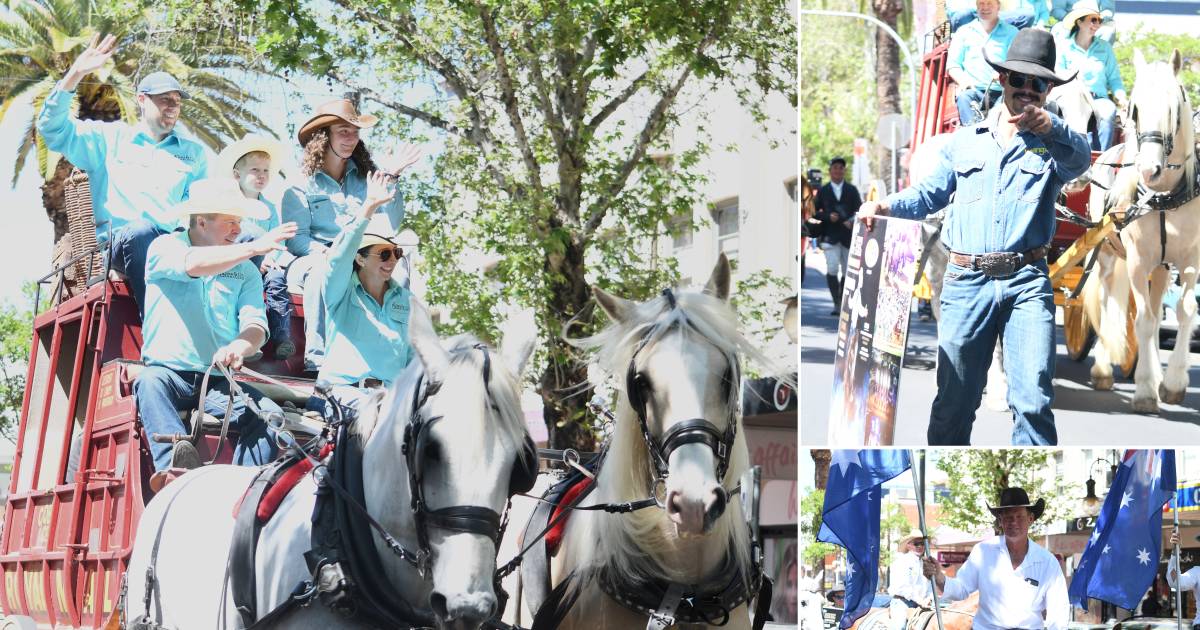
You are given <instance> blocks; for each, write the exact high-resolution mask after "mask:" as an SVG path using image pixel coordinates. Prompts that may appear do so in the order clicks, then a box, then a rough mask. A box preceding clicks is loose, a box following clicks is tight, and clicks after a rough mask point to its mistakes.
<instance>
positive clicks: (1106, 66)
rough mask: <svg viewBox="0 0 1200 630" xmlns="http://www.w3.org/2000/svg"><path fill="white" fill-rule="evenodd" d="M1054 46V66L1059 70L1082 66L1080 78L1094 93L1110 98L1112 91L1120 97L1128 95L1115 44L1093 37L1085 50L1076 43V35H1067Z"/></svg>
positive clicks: (1123, 97)
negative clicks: (1055, 53)
mask: <svg viewBox="0 0 1200 630" xmlns="http://www.w3.org/2000/svg"><path fill="white" fill-rule="evenodd" d="M1055 46H1056V47H1057V48H1058V62H1057V63H1056V64H1055V68H1056V69H1057V70H1058V71H1059V72H1060V73H1062V72H1063V71H1067V70H1071V69H1076V70H1079V80H1080V81H1083V84H1084V85H1086V86H1087V87H1088V89H1090V90H1091V91H1092V96H1095V97H1097V98H1108V94H1109V92H1111V93H1112V94H1113V96H1115V97H1117V99H1118V100H1124V99H1125V83H1124V82H1123V81H1122V80H1121V69H1120V68H1118V67H1117V55H1116V54H1115V53H1113V48H1112V44H1110V43H1108V42H1106V41H1104V40H1103V39H1100V38H1099V37H1093V38H1092V45H1091V46H1088V49H1087V50H1084V49H1082V48H1080V47H1079V44H1076V43H1075V38H1074V37H1066V38H1060V39H1058V41H1057V42H1056V43H1055Z"/></svg>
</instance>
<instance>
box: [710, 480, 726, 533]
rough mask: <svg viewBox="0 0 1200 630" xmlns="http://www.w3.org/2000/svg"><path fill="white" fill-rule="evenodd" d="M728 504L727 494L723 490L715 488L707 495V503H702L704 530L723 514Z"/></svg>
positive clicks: (718, 487)
mask: <svg viewBox="0 0 1200 630" xmlns="http://www.w3.org/2000/svg"><path fill="white" fill-rule="evenodd" d="M728 503H729V493H728V492H725V488H722V487H720V486H717V487H716V488H713V491H712V492H711V493H710V494H709V497H708V501H705V502H704V529H705V531H707V530H708V528H710V527H712V524H713V523H715V522H716V520H717V519H719V518H721V515H722V514H724V513H725V506H726V505H728Z"/></svg>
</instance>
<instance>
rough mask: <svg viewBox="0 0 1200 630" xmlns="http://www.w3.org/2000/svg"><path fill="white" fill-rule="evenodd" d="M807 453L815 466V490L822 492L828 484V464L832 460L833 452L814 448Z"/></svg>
mask: <svg viewBox="0 0 1200 630" xmlns="http://www.w3.org/2000/svg"><path fill="white" fill-rule="evenodd" d="M808 453H809V455H811V456H812V460H813V463H814V464H816V485H817V490H824V489H825V486H826V484H828V483H829V462H830V460H832V459H833V452H832V451H830V450H829V449H827V448H814V449H812V450H810V451H809V452H808Z"/></svg>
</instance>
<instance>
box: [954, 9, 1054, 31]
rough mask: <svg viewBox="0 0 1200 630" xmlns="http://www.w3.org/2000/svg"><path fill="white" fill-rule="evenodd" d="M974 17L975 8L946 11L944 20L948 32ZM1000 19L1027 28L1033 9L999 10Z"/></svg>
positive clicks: (1020, 27)
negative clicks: (948, 27) (947, 26)
mask: <svg viewBox="0 0 1200 630" xmlns="http://www.w3.org/2000/svg"><path fill="white" fill-rule="evenodd" d="M976 17H978V16H977V15H976V12H975V9H968V10H966V11H947V12H946V20H947V21H949V22H950V32H951V33H953V32H954V31H957V30H958V29H960V28H962V27H963V25H964V24H966V23H968V22H970V21H971V20H974V19H975V18H976ZM1000 19H1001V20H1004V21H1005V22H1008V23H1009V24H1012V25H1013V26H1015V27H1017V29H1022V28H1029V27H1030V26H1033V10H1031V9H1029V8H1028V7H1022V8H1020V9H1013V10H1012V11H1001V12H1000Z"/></svg>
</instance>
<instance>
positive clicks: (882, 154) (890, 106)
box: [871, 0, 911, 192]
mask: <svg viewBox="0 0 1200 630" xmlns="http://www.w3.org/2000/svg"><path fill="white" fill-rule="evenodd" d="M871 8H872V9H873V10H874V11H875V17H877V18H879V20H880V21H882V22H883V23H884V24H887V25H888V26H890V27H892V29H893V30H894V29H895V28H896V23H897V17H898V16H899V15H900V12H901V11H903V10H904V2H903V0H871ZM875 77H876V80H875V113H876V114H877V115H878V116H879V117H880V118H883V117H884V116H886V115H888V114H895V113H898V112H900V111H901V110H900V49H899V48H898V47H897V45H896V40H894V39H892V37H891V35H889V34H888V33H887V32H885V31H884V30H883V29H880V28H876V29H875ZM910 115H911V113H910ZM904 140H907V138H902V139H901V142H903V141H904ZM878 146H879V148H878V150H877V151H876V161H877V163H878V164H879V173H882V175H881V176H880V179H882V180H883V181H885V182H887V189H888V191H889V192H894V191H895V190H896V176H895V174H894V173H892V152H891V151H889V150H888V149H887V148H886V147H884V146H883V145H882V144H880V145H878Z"/></svg>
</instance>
